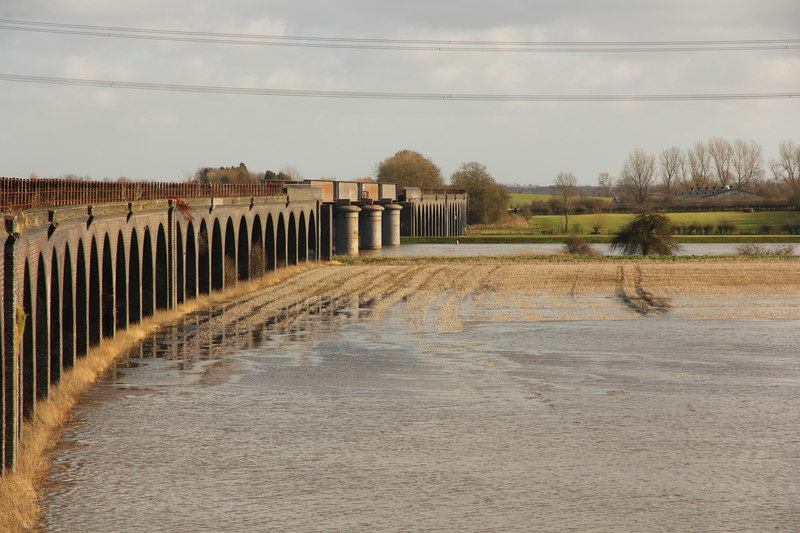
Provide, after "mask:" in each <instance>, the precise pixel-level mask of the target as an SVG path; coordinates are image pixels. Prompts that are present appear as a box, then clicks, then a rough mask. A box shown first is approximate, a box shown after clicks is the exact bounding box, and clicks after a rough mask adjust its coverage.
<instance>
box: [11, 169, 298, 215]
mask: <svg viewBox="0 0 800 533" xmlns="http://www.w3.org/2000/svg"><path fill="white" fill-rule="evenodd" d="M286 183H294V182H286V181H265V182H261V183H174V182H154V181H128V182H110V181H90V180H66V179H39V178H2V177H0V211H3V212H7V211H14V210H23V209H34V208H39V207H50V206H59V205H76V204H97V203H104V202H135V201H140V200H160V199H167V198H177V199H186V198H207V197H231V196H245V197H247V196H250V197H253V196H275V195H278V194H281V191H282V188H283V185H284V184H286Z"/></svg>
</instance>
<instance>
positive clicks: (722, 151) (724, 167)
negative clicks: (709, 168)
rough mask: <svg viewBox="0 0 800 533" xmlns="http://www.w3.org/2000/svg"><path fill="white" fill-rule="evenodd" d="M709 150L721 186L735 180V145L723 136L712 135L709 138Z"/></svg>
mask: <svg viewBox="0 0 800 533" xmlns="http://www.w3.org/2000/svg"><path fill="white" fill-rule="evenodd" d="M708 152H709V154H710V155H711V161H712V163H713V164H714V171H715V173H716V175H717V183H718V184H719V186H720V187H724V186H726V185H730V182H731V181H733V175H732V174H731V164H732V163H733V147H732V146H731V143H729V142H728V141H726V140H725V139H723V138H722V137H711V138H710V139H709V140H708Z"/></svg>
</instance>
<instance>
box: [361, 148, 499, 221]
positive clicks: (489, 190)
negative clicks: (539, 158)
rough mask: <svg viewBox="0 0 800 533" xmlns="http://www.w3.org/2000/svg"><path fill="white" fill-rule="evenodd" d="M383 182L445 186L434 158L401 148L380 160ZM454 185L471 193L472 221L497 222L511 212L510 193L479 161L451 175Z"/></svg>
mask: <svg viewBox="0 0 800 533" xmlns="http://www.w3.org/2000/svg"><path fill="white" fill-rule="evenodd" d="M375 174H376V179H377V181H378V182H379V183H396V184H398V185H399V186H400V187H418V188H420V189H440V188H443V187H445V183H444V178H443V177H442V171H441V170H440V169H439V167H438V166H436V165H435V164H434V163H433V161H431V160H430V159H428V158H427V157H425V156H423V155H422V154H420V153H418V152H414V151H411V150H401V151H399V152H397V153H396V154H394V155H393V156H391V157H387V158H386V159H384V160H383V161H381V162H380V163H378V165H377V167H376V169H375ZM450 186H452V187H453V188H456V189H463V190H465V191H466V192H467V194H468V195H469V209H468V210H467V223H468V224H493V223H495V222H499V221H500V220H501V219H502V218H503V217H504V216H505V215H506V213H507V211H508V199H509V196H508V193H507V192H506V189H505V187H503V186H502V185H500V184H499V183H497V182H496V181H495V179H494V177H492V175H491V174H490V173H489V170H488V169H487V168H486V166H485V165H482V164H481V163H478V162H477V161H470V162H468V163H462V164H461V165H460V166H459V167H458V169H457V170H456V171H455V172H453V174H452V175H451V176H450Z"/></svg>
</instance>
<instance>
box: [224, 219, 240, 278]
mask: <svg viewBox="0 0 800 533" xmlns="http://www.w3.org/2000/svg"><path fill="white" fill-rule="evenodd" d="M237 279H238V271H237V269H236V229H235V228H234V226H233V218H231V217H228V221H227V222H226V223H225V274H224V280H225V282H224V287H232V286H233V285H236V280H237Z"/></svg>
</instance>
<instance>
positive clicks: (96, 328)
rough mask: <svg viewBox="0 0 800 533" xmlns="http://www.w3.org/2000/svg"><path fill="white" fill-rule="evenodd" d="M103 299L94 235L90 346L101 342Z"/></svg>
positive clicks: (90, 284) (90, 287)
mask: <svg viewBox="0 0 800 533" xmlns="http://www.w3.org/2000/svg"><path fill="white" fill-rule="evenodd" d="M102 305H103V299H102V294H101V286H100V265H99V259H98V257H97V240H96V239H95V238H94V237H92V244H91V247H90V248H89V346H90V347H91V346H97V345H98V344H100V340H101V338H102V334H103V330H102V329H101V326H102V320H103V314H102V311H103V307H102Z"/></svg>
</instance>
